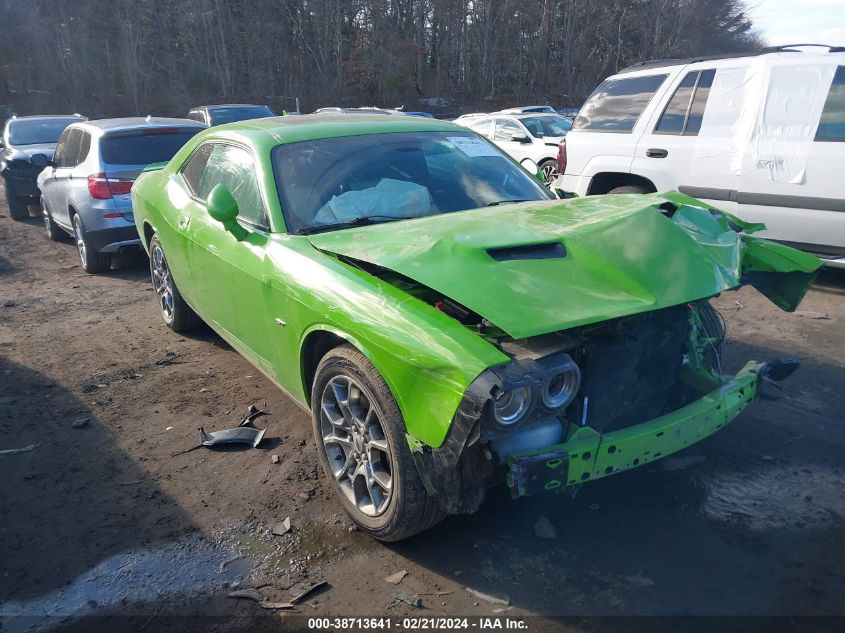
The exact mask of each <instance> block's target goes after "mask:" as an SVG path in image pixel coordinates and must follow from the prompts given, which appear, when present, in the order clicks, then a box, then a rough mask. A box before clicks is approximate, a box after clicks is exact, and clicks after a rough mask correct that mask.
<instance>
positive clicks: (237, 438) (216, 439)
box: [199, 426, 267, 448]
mask: <svg viewBox="0 0 845 633" xmlns="http://www.w3.org/2000/svg"><path fill="white" fill-rule="evenodd" d="M199 431H200V443H201V444H202V445H203V446H220V445H222V444H249V445H250V446H252V447H253V448H255V447H257V446H258V445H259V444H260V443H261V439H262V438H263V437H264V433H265V432H266V431H267V429H256V428H253V427H250V426H239V427H237V428H234V429H224V430H222V431H212V432H211V433H206V431H205V429H204V428H203V427H200V429H199Z"/></svg>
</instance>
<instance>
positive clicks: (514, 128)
mask: <svg viewBox="0 0 845 633" xmlns="http://www.w3.org/2000/svg"><path fill="white" fill-rule="evenodd" d="M514 136H525V132H523V131H522V129H521V128H520V127H519V126H518V125H517V124H516V123H514V122H513V121H508V120H507V119H496V133H495V134H494V135H493V140H494V141H509V140H511V139H512V138H513V137H514Z"/></svg>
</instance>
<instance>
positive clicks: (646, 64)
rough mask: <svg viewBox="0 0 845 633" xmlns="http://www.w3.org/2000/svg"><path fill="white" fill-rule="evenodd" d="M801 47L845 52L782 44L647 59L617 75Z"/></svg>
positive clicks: (839, 50) (840, 49)
mask: <svg viewBox="0 0 845 633" xmlns="http://www.w3.org/2000/svg"><path fill="white" fill-rule="evenodd" d="M800 46H815V47H819V48H826V49H827V52H828V53H842V52H845V46H830V45H828V44H782V45H780V46H767V47H765V48H761V49H760V50H757V51H746V52H744V53H724V54H722V55H703V56H700V57H688V58H686V59H647V60H645V61H641V62H637V63H636V64H631V65H630V66H627V67H625V68H623V69H621V70H619V71H618V72H617V73H616V74H618V75H622V74H625V73H632V72H636V71H638V70H644V69H646V68H663V67H666V66H682V65H683V66H685V65H687V64H694V63H695V62H709V61H715V60H717V59H734V58H737V57H756V56H757V55H766V54H767V53H800V52H801V51H800V50H797V47H800Z"/></svg>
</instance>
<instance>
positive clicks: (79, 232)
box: [73, 213, 111, 275]
mask: <svg viewBox="0 0 845 633" xmlns="http://www.w3.org/2000/svg"><path fill="white" fill-rule="evenodd" d="M73 238H74V240H76V250H77V251H78V252H79V261H80V262H82V269H83V270H84V271H85V272H86V273H88V274H89V275H96V274H97V273H104V272H106V271H107V270H108V269H109V268H111V255H109V254H108V253H97V252H95V251H94V250H92V249H91V248H90V247H89V246H88V241H87V240H86V238H85V226H84V225H83V224H82V218H80V217H79V214H78V213H74V214H73Z"/></svg>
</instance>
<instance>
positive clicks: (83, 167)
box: [38, 117, 206, 273]
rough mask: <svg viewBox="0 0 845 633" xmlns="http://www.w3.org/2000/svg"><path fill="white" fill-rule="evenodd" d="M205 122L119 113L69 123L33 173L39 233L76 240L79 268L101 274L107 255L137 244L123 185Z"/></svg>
mask: <svg viewBox="0 0 845 633" xmlns="http://www.w3.org/2000/svg"><path fill="white" fill-rule="evenodd" d="M205 128H206V126H205V125H204V124H201V123H197V122H196V121H189V120H188V119H166V118H153V117H147V118H140V117H138V118H125V119H100V120H97V121H85V122H80V123H73V124H72V125H70V126H69V127H68V128H67V129H66V130H65V131H64V132H63V133H62V136H61V138H60V139H59V143H58V146H57V147H56V153H55V156H54V158H53V160H52V161H51V162H50V163H49V164H48V165H47V166H46V168H45V169H44V170H43V171H42V172H41V173H40V174H39V175H38V188H39V189H40V191H41V212H42V215H43V218H44V226H45V228H46V230H47V235H48V237H49V238H50V239H52V240H59V239H62V238H63V237H64V235H65V234H66V233H67V234H69V235H71V236H73V238H74V239H75V241H76V246H77V249H78V250H79V259H80V261H81V262H82V268H83V269H84V270H85V272H87V273H99V272H104V271H106V270H108V269H109V267H110V266H111V256H112V254H114V253H117V252H120V251H122V250H125V249H128V248H138V247H139V246H140V241H139V240H138V234H137V232H136V231H135V223H134V222H133V218H132V202H131V200H130V197H129V190H130V189H131V188H132V184H133V183H134V182H135V178H137V176H138V174H140V173H141V170H143V169H144V167H146V166H147V165H149V164H150V163H158V162H161V161H167V160H170V158H172V157H173V155H174V154H175V153H176V151H177V150H178V149H179V148H180V147H182V145H184V144H185V143H186V142H187V141H188V140H189V139H190V138H191V137H192V136H194V134H196V133H197V132H199V131H200V130H204V129H205Z"/></svg>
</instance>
